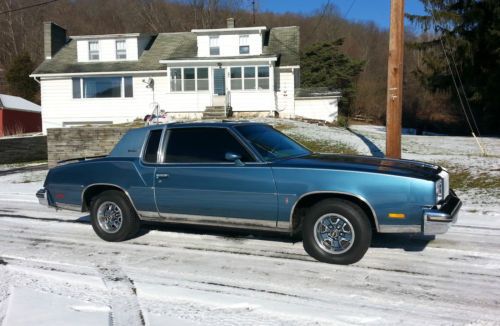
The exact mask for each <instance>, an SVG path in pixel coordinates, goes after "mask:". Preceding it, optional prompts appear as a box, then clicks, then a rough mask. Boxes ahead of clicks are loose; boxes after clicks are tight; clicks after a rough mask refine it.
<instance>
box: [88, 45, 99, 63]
mask: <svg viewBox="0 0 500 326" xmlns="http://www.w3.org/2000/svg"><path fill="white" fill-rule="evenodd" d="M89 60H90V61H95V60H99V41H89Z"/></svg>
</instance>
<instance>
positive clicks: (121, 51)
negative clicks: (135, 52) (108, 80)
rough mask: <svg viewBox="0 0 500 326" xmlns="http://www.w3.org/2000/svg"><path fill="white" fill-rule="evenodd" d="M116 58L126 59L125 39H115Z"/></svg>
mask: <svg viewBox="0 0 500 326" xmlns="http://www.w3.org/2000/svg"><path fill="white" fill-rule="evenodd" d="M116 59H118V60H120V59H127V48H126V47H125V40H118V41H116Z"/></svg>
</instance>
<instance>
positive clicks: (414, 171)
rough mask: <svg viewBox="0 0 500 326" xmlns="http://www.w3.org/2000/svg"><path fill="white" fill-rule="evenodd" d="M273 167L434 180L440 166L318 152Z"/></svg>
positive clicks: (276, 163) (283, 161)
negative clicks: (380, 174)
mask: <svg viewBox="0 0 500 326" xmlns="http://www.w3.org/2000/svg"><path fill="white" fill-rule="evenodd" d="M273 166H275V167H288V168H290V167H297V168H314V169H334V170H350V171H362V172H370V173H382V174H390V175H398V176H405V177H412V178H419V179H425V180H432V181H434V180H436V179H437V178H438V176H437V174H438V173H439V172H441V170H442V169H441V167H439V166H437V165H432V164H429V163H424V162H419V161H411V160H396V159H387V158H378V157H373V156H361V155H340V154H318V153H313V154H310V155H307V156H301V157H297V158H290V159H285V160H281V161H278V162H275V163H274V164H273Z"/></svg>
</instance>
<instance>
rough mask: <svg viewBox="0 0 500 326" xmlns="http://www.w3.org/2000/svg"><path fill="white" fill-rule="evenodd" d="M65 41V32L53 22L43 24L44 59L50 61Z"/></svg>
mask: <svg viewBox="0 0 500 326" xmlns="http://www.w3.org/2000/svg"><path fill="white" fill-rule="evenodd" d="M66 41H67V36H66V30H65V29H64V28H62V27H61V26H59V25H57V24H55V23H53V22H44V23H43V49H44V54H45V59H47V60H50V59H52V57H53V56H54V55H55V54H56V53H57V51H59V50H60V49H61V48H62V47H63V46H64V45H65V44H66Z"/></svg>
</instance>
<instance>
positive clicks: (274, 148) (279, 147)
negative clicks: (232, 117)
mask: <svg viewBox="0 0 500 326" xmlns="http://www.w3.org/2000/svg"><path fill="white" fill-rule="evenodd" d="M235 128H236V130H238V132H239V133H240V134H241V135H242V136H243V137H244V138H246V139H247V140H248V141H249V142H250V143H251V144H252V145H253V147H254V148H255V149H256V150H257V151H258V152H259V153H260V155H261V156H262V158H263V159H264V160H265V161H268V162H269V161H274V160H278V159H285V158H291V157H297V156H303V155H307V154H310V153H311V152H310V151H309V150H308V149H306V148H304V147H303V146H301V145H299V144H297V143H296V142H295V141H293V140H292V139H290V138H288V137H287V136H285V135H283V134H282V133H281V132H279V131H277V130H276V129H273V128H272V127H270V126H266V125H244V126H237V127H235Z"/></svg>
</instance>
